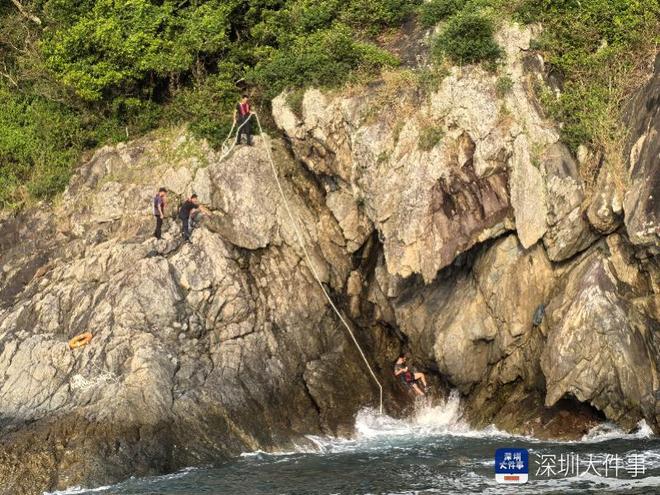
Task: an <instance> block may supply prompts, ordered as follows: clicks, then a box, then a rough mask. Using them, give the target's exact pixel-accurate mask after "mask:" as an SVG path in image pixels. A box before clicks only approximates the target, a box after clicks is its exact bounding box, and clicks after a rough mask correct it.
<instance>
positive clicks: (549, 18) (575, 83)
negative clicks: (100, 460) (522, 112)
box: [517, 0, 660, 151]
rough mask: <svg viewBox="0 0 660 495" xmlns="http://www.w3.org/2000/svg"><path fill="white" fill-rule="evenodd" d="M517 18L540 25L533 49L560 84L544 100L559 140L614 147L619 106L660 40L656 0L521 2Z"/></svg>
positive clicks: (659, 11) (571, 144)
mask: <svg viewBox="0 0 660 495" xmlns="http://www.w3.org/2000/svg"><path fill="white" fill-rule="evenodd" d="M517 15H518V17H519V18H520V19H521V20H522V21H523V22H529V23H531V22H537V23H541V24H542V25H543V27H544V29H543V31H542V33H541V35H540V37H539V38H538V39H537V40H536V48H537V49H538V50H539V51H540V52H541V53H542V55H543V57H544V59H545V60H546V63H547V65H548V67H549V68H550V70H551V71H552V72H553V73H555V74H557V75H559V78H558V79H559V80H561V81H563V84H562V86H563V87H562V88H561V93H560V94H559V97H558V98H557V97H556V96H555V95H554V94H549V93H547V94H545V95H544V102H545V104H546V105H545V106H546V108H547V109H548V110H549V112H550V114H551V115H552V116H553V117H554V118H556V119H557V120H559V121H561V122H563V124H564V125H563V128H562V137H563V139H564V141H565V142H567V143H568V144H569V145H570V146H571V147H572V148H573V149H576V148H577V146H578V145H580V144H582V143H587V142H595V143H596V144H598V145H600V146H603V147H610V148H616V147H619V144H616V143H612V142H610V143H608V141H610V140H611V139H612V136H617V135H620V134H621V130H620V129H618V128H619V127H620V125H621V124H620V122H621V120H620V108H621V104H622V102H623V100H624V99H625V97H626V95H627V94H628V93H629V92H630V90H631V89H632V88H634V87H635V86H636V84H637V83H638V82H639V73H640V67H641V66H642V65H643V64H645V63H648V61H649V60H652V59H653V57H654V54H655V51H656V48H657V43H658V41H660V23H659V20H658V19H660V3H659V2H658V0H581V1H580V2H573V1H559V2H558V1H554V0H525V1H524V2H522V4H521V5H520V6H519V9H518V14H517ZM612 151H614V150H612Z"/></svg>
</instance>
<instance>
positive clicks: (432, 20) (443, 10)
mask: <svg viewBox="0 0 660 495" xmlns="http://www.w3.org/2000/svg"><path fill="white" fill-rule="evenodd" d="M465 3H466V0H428V1H426V2H424V3H422V4H421V5H420V7H419V20H420V22H421V23H422V25H423V26H424V27H427V28H429V27H432V26H435V25H436V24H437V23H438V22H440V21H442V20H444V19H446V18H447V17H449V16H450V15H453V14H455V13H456V12H458V11H459V10H461V9H462V8H463V6H464V5H465Z"/></svg>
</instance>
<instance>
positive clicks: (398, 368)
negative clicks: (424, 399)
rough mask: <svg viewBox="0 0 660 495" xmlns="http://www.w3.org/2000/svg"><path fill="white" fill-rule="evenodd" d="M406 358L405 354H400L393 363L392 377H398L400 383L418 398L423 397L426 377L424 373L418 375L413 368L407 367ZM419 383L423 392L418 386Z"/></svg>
mask: <svg viewBox="0 0 660 495" xmlns="http://www.w3.org/2000/svg"><path fill="white" fill-rule="evenodd" d="M406 361H407V358H406V355H405V354H400V355H399V357H398V359H397V360H396V362H395V363H394V376H398V377H399V378H400V379H401V381H402V382H403V383H404V384H405V385H406V386H408V387H411V388H412V389H413V390H414V391H415V393H416V394H417V395H419V396H424V395H426V394H425V391H426V390H427V388H428V387H427V385H426V376H425V375H424V373H420V372H418V371H416V370H415V368H412V367H409V366H408V365H407V364H406ZM418 382H421V384H422V386H423V387H424V390H422V389H421V388H420V386H419V383H418Z"/></svg>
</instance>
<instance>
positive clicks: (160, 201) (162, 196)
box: [153, 187, 167, 239]
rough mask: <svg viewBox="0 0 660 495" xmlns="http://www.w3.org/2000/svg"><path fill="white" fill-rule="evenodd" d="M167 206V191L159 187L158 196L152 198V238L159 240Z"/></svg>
mask: <svg viewBox="0 0 660 495" xmlns="http://www.w3.org/2000/svg"><path fill="white" fill-rule="evenodd" d="M166 204H167V189H165V188H164V187H161V188H160V189H159V190H158V194H156V196H154V200H153V207H154V217H155V218H156V230H155V231H154V237H155V238H156V239H160V238H161V235H162V230H163V219H164V218H165V205H166Z"/></svg>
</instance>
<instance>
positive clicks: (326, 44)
mask: <svg viewBox="0 0 660 495" xmlns="http://www.w3.org/2000/svg"><path fill="white" fill-rule="evenodd" d="M271 53H272V55H271V56H270V57H268V58H266V59H264V60H263V61H261V62H259V63H258V64H257V66H256V67H255V69H254V71H253V72H252V73H251V74H250V76H251V77H252V78H253V79H254V80H255V81H256V82H257V83H258V84H259V85H260V86H262V87H263V88H265V89H264V91H265V95H266V96H267V97H269V98H270V97H273V96H275V95H277V94H278V93H280V92H281V91H282V90H283V89H284V88H287V87H297V88H300V87H305V86H337V85H338V84H340V83H341V82H343V81H345V80H346V78H347V77H348V76H349V74H350V73H351V72H352V71H354V70H355V69H358V68H360V70H362V71H367V72H368V71H375V70H377V69H379V68H380V67H383V66H387V65H390V66H391V65H394V64H396V58H394V57H393V56H392V55H390V54H388V53H387V52H385V51H384V50H380V49H378V48H376V47H374V46H373V45H369V44H366V43H362V42H358V41H356V40H355V39H354V38H353V36H352V34H351V31H350V29H348V27H347V26H345V25H342V24H335V25H334V26H332V27H331V28H329V29H325V30H321V31H317V32H316V33H314V34H312V35H309V36H300V37H298V38H296V39H295V40H294V41H293V42H292V43H291V44H290V45H289V46H287V47H285V48H283V49H280V50H273V51H272V52H271Z"/></svg>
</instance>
